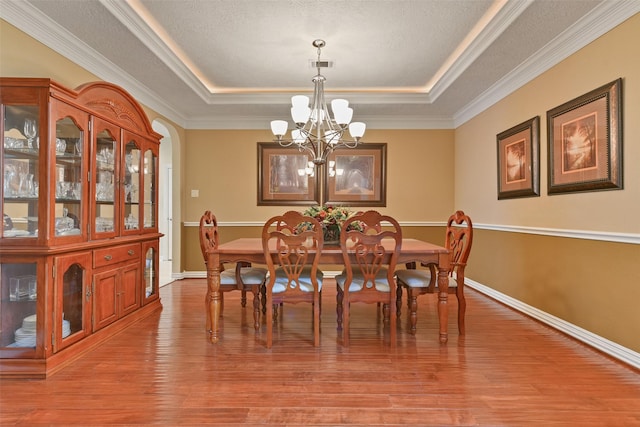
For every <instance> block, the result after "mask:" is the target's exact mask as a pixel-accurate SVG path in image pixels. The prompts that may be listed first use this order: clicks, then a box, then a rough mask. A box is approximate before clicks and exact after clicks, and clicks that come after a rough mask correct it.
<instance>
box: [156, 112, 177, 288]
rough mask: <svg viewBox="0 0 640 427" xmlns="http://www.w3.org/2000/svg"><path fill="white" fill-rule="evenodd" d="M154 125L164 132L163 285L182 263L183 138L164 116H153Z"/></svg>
mask: <svg viewBox="0 0 640 427" xmlns="http://www.w3.org/2000/svg"><path fill="white" fill-rule="evenodd" d="M152 127H153V130H155V131H156V132H158V133H159V134H161V135H162V136H163V138H162V139H161V142H160V171H159V177H158V180H159V184H158V185H159V188H158V190H159V191H158V192H159V204H158V230H159V231H160V233H162V234H164V236H163V237H162V238H161V239H160V286H164V285H166V284H168V283H170V282H172V281H173V280H174V279H175V278H176V277H178V276H179V275H178V274H175V273H174V270H175V268H176V267H177V268H179V266H180V228H179V224H180V220H179V219H180V215H181V214H180V191H179V189H180V138H179V136H178V133H177V132H176V130H175V128H174V127H173V126H172V125H171V124H169V123H167V122H165V121H163V120H161V119H155V120H153V123H152ZM176 189H178V190H176ZM174 220H175V221H174Z"/></svg>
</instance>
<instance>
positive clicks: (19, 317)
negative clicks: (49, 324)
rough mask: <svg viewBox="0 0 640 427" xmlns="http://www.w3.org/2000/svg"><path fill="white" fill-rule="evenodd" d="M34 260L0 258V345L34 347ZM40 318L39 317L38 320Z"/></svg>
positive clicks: (30, 348)
mask: <svg viewBox="0 0 640 427" xmlns="http://www.w3.org/2000/svg"><path fill="white" fill-rule="evenodd" d="M37 272H38V263H37V262H35V261H34V262H24V261H22V260H19V261H18V260H16V261H13V260H11V259H4V260H2V261H0V291H1V292H0V347H2V348H10V349H23V350H25V349H27V350H29V351H33V350H34V349H35V347H36V335H37V334H36V332H37V326H38V324H37V319H36V306H37V301H38V297H39V295H38V294H39V292H38V291H39V289H38V288H39V287H40V288H41V289H44V284H40V283H38V282H39V281H38V274H37ZM41 321H42V320H41Z"/></svg>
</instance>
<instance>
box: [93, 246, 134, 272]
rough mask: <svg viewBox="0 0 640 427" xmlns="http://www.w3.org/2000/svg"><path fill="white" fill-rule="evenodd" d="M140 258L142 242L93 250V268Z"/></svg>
mask: <svg viewBox="0 0 640 427" xmlns="http://www.w3.org/2000/svg"><path fill="white" fill-rule="evenodd" d="M137 259H140V243H134V244H131V245H122V246H112V247H109V248H104V249H96V250H95V251H93V268H99V267H104V266H107V265H114V264H118V263H120V262H124V261H131V260H137Z"/></svg>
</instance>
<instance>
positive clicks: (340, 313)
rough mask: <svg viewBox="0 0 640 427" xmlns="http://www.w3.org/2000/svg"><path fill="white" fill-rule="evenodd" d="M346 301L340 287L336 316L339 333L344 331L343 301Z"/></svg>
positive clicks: (337, 295) (337, 296)
mask: <svg viewBox="0 0 640 427" xmlns="http://www.w3.org/2000/svg"><path fill="white" fill-rule="evenodd" d="M343 299H344V292H343V291H342V289H340V287H338V293H337V294H336V315H337V322H338V331H341V330H342V312H343V310H342V300H343Z"/></svg>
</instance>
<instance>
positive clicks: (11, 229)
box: [0, 78, 161, 378]
mask: <svg viewBox="0 0 640 427" xmlns="http://www.w3.org/2000/svg"><path fill="white" fill-rule="evenodd" d="M0 132H1V133H2V135H3V146H2V149H1V150H0V167H1V171H2V179H3V181H2V187H1V188H0V210H1V211H2V216H3V221H2V225H1V226H0V377H39V378H43V377H46V376H48V375H50V374H52V373H54V372H56V371H57V370H59V369H60V368H61V367H63V366H65V365H66V364H68V363H71V362H72V361H73V360H74V359H75V358H77V357H79V356H80V355H81V354H82V353H84V352H86V351H88V350H89V349H91V348H92V347H94V346H96V345H98V344H99V343H101V342H102V341H104V340H105V339H107V338H108V337H110V336H112V335H113V334H114V333H116V332H118V331H120V330H121V329H122V328H124V327H126V326H128V325H129V324H131V323H133V322H136V321H138V320H140V319H141V318H142V317H144V316H147V315H149V314H151V313H152V312H153V311H155V310H157V309H159V308H160V307H161V304H160V299H159V294H158V274H157V270H158V247H159V243H158V241H159V238H160V237H161V234H159V233H158V227H157V213H158V203H157V195H158V176H157V171H158V153H159V138H160V135H158V134H157V133H155V132H154V131H153V130H152V128H151V124H150V123H149V120H148V118H147V116H146V114H145V113H144V111H143V110H142V108H141V107H140V105H139V104H138V103H137V102H136V101H135V100H134V99H133V98H132V97H131V96H130V95H129V94H128V93H127V92H126V91H124V90H123V89H122V88H119V87H118V86H115V85H112V84H109V83H105V82H96V83H89V84H86V85H83V86H80V87H78V88H76V89H74V90H71V89H67V88H65V87H63V86H61V85H59V84H57V83H55V82H54V81H52V80H49V79H23V78H0Z"/></svg>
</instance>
